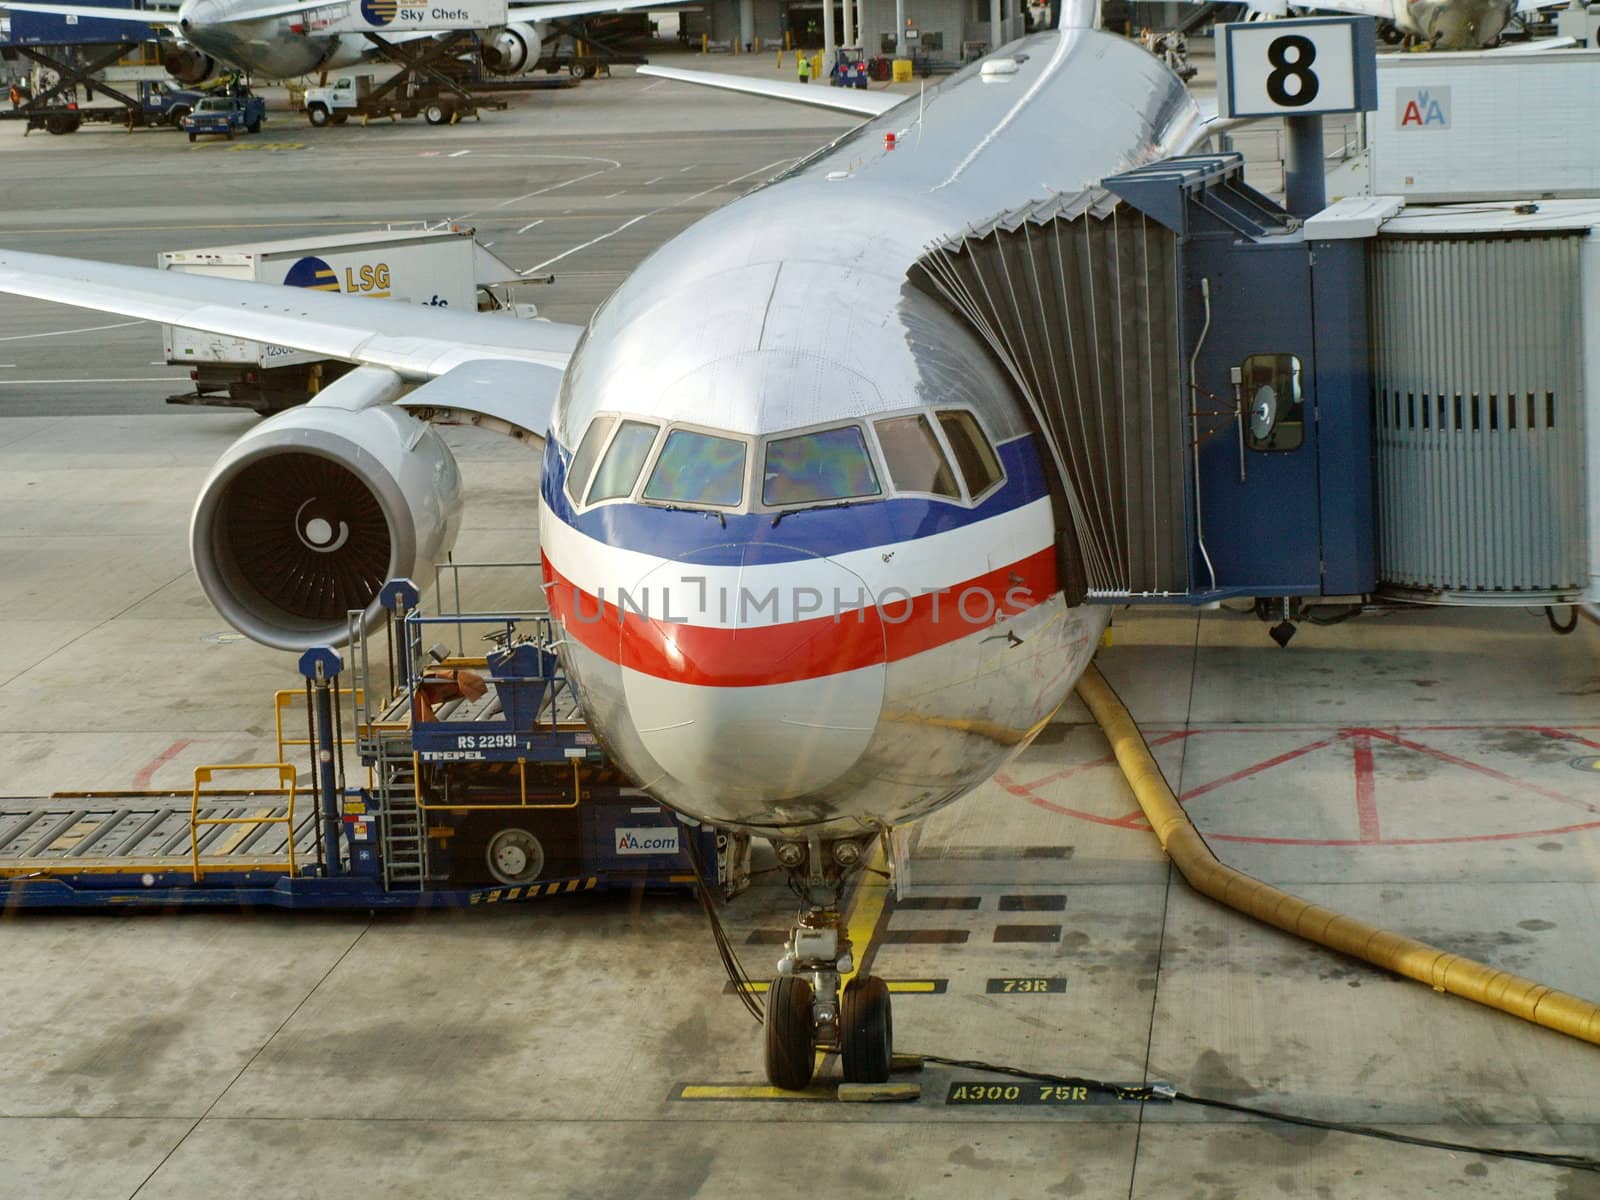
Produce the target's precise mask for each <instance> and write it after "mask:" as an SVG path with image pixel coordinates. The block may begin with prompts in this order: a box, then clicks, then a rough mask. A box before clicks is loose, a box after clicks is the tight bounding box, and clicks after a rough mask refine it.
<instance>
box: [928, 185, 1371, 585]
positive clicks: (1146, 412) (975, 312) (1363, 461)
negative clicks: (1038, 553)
mask: <svg viewBox="0 0 1600 1200" xmlns="http://www.w3.org/2000/svg"><path fill="white" fill-rule="evenodd" d="M919 266H920V268H921V270H920V272H918V275H919V276H920V278H918V279H917V282H918V284H919V285H920V286H922V287H924V288H925V289H927V290H929V291H931V292H933V294H935V295H936V296H939V297H940V298H942V299H943V300H945V301H946V302H947V303H949V304H950V305H952V306H953V307H954V308H955V309H956V310H957V311H958V312H960V313H962V314H963V315H964V316H965V317H966V318H967V319H968V320H969V321H970V322H971V323H972V325H973V327H974V328H975V329H977V330H978V332H979V333H980V334H981V335H982V336H983V337H984V339H985V341H986V342H987V343H988V345H989V347H990V348H991V350H993V352H994V353H995V355H996V356H997V357H998V358H999V359H1000V361H1001V362H1002V364H1003V365H1004V366H1005V368H1006V370H1007V371H1008V372H1009V373H1010V375H1011V377H1012V379H1013V381H1014V382H1015V383H1016V385H1017V387H1018V388H1019V390H1020V391H1021V393H1022V394H1023V396H1024V397H1025V398H1026V401H1027V405H1028V408H1029V410H1030V412H1031V414H1032V416H1033V420H1034V422H1035V423H1036V426H1037V430H1038V432H1039V433H1040V435H1041V438H1042V441H1043V444H1044V446H1045V447H1046V448H1047V451H1048V453H1049V456H1050V457H1051V458H1052V459H1053V460H1054V465H1055V468H1056V476H1057V479H1056V484H1057V487H1056V491H1057V493H1058V495H1057V499H1058V513H1059V525H1060V527H1061V529H1062V535H1063V537H1062V542H1063V545H1064V552H1063V560H1064V561H1063V565H1064V566H1067V567H1068V568H1069V570H1070V568H1071V567H1072V565H1073V564H1074V563H1078V564H1081V571H1071V573H1070V574H1069V576H1068V578H1073V577H1074V576H1076V577H1077V579H1078V582H1079V585H1080V586H1079V590H1080V593H1081V597H1082V598H1086V599H1088V600H1090V601H1094V602H1102V603H1134V602H1141V601H1162V600H1165V601H1173V600H1177V601H1189V602H1196V603H1198V602H1204V601H1210V600H1215V599H1219V598H1221V597H1224V596H1234V595H1251V596H1258V595H1259V596H1283V595H1296V596H1316V595H1325V594H1335V593H1339V594H1348V593H1352V592H1366V591H1370V590H1371V589H1372V586H1373V583H1374V579H1373V555H1372V515H1371V510H1370V496H1371V476H1370V467H1369V464H1368V461H1367V456H1366V453H1365V449H1364V447H1365V445H1366V442H1367V439H1368V436H1369V434H1368V430H1369V425H1370V418H1369V413H1368V406H1367V403H1366V390H1367V381H1366V375H1367V372H1366V336H1365V325H1364V318H1363V317H1362V315H1361V314H1362V305H1363V303H1364V285H1365V269H1364V261H1363V258H1362V255H1361V247H1360V244H1359V243H1356V244H1354V245H1348V244H1341V243H1328V244H1326V245H1323V244H1313V243H1312V242H1311V241H1310V240H1308V238H1307V237H1306V235H1305V231H1304V230H1303V229H1302V228H1301V225H1300V222H1299V221H1297V220H1296V219H1295V218H1294V217H1291V216H1290V215H1289V214H1288V213H1286V212H1284V211H1283V209H1281V208H1279V207H1278V205H1276V204H1274V203H1273V202H1272V201H1271V200H1269V199H1268V198H1267V197H1266V196H1264V195H1262V194H1261V193H1260V192H1257V191H1255V190H1254V189H1252V188H1251V187H1249V186H1248V185H1247V184H1245V182H1244V179H1243V160H1242V159H1241V158H1240V157H1239V156H1237V155H1221V156H1202V157H1191V158H1180V159H1172V160H1168V161H1165V162H1161V163H1156V164H1152V165H1151V166H1148V167H1143V168H1140V169H1138V170H1134V171H1129V172H1126V173H1124V174H1121V175H1116V176H1113V177H1111V178H1108V179H1106V180H1104V181H1103V182H1102V184H1101V186H1099V187H1097V188H1092V189H1090V190H1088V191H1086V192H1083V193H1082V194H1080V195H1077V196H1072V197H1057V198H1054V199H1052V200H1050V201H1047V202H1044V203H1042V204H1037V205H1034V206H1031V207H1029V208H1027V209H1023V210H1019V211H1017V212H1012V213H1007V214H1004V215H1002V216H1001V217H999V218H997V219H996V220H994V221H992V222H990V223H989V224H988V225H986V226H983V227H981V228H974V229H970V230H968V231H966V232H965V233H964V234H962V235H961V236H960V237H957V238H953V239H951V240H949V241H947V242H945V243H943V244H941V245H938V246H935V247H933V248H931V249H930V251H929V253H928V254H927V255H926V256H925V257H924V258H923V259H922V261H921V263H920V264H919ZM1319 315H1320V316H1321V318H1322V320H1321V325H1322V327H1323V328H1322V329H1321V330H1319V329H1318V327H1317V326H1318V322H1317V320H1316V318H1317V317H1318V316H1319ZM1319 333H1321V334H1322V337H1321V340H1320V341H1319V337H1318V334H1319ZM1319 402H1320V405H1321V408H1320V417H1321V419H1320V421H1319V420H1317V419H1316V418H1315V416H1314V415H1312V414H1313V412H1314V406H1315V405H1317V404H1318V403H1319ZM1333 461H1337V462H1339V464H1340V465H1339V467H1338V470H1337V473H1336V474H1333V475H1327V476H1325V475H1324V473H1323V472H1322V471H1321V469H1320V467H1321V464H1323V463H1324V462H1333Z"/></svg>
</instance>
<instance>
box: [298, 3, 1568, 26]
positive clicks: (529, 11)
mask: <svg viewBox="0 0 1600 1200" xmlns="http://www.w3.org/2000/svg"><path fill="white" fill-rule="evenodd" d="M1564 2H1565V0H1563V3H1564ZM323 3H327V0H323ZM676 7H677V4H676V3H675V0H565V2H563V0H556V2H555V3H553V4H513V5H512V6H511V7H510V8H508V9H507V10H506V20H507V21H540V20H544V21H551V20H559V19H561V18H562V17H595V16H600V15H602V14H604V13H614V12H629V11H638V10H639V9H641V8H643V9H651V8H658V9H672V8H676Z"/></svg>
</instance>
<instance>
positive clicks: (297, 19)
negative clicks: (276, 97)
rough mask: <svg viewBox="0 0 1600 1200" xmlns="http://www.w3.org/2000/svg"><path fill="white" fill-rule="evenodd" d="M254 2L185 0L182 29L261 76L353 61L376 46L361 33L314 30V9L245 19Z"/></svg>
mask: <svg viewBox="0 0 1600 1200" xmlns="http://www.w3.org/2000/svg"><path fill="white" fill-rule="evenodd" d="M252 6H254V7H257V8H259V7H260V5H259V4H254V3H253V0H186V2H185V3H184V4H183V6H182V7H181V8H179V10H178V25H177V29H178V33H179V35H180V36H181V37H182V38H183V40H184V41H186V42H188V43H189V44H190V45H191V46H193V47H194V48H195V49H197V50H200V51H201V52H203V53H205V54H209V55H210V56H211V57H212V58H215V59H217V60H218V61H219V62H224V63H227V64H228V65H229V66H232V67H237V68H239V69H240V70H243V71H247V72H249V73H250V74H251V75H252V76H254V77H255V78H257V79H293V78H295V77H296V76H300V75H306V74H309V73H311V72H312V71H316V70H322V69H335V68H338V67H346V66H351V65H353V64H355V63H358V62H360V61H361V60H362V58H363V56H364V55H365V54H366V53H367V52H368V51H370V50H371V48H372V47H371V45H370V44H369V43H368V42H367V41H366V39H364V38H362V37H361V36H359V35H357V34H337V33H318V32H316V30H315V28H314V25H315V21H314V19H313V15H294V16H283V17H268V18H266V19H264V20H259V21H249V20H243V19H241V17H240V15H239V14H241V13H245V12H248V11H249V10H250V8H251V7H252ZM308 20H312V26H311V27H308V26H307V21H308Z"/></svg>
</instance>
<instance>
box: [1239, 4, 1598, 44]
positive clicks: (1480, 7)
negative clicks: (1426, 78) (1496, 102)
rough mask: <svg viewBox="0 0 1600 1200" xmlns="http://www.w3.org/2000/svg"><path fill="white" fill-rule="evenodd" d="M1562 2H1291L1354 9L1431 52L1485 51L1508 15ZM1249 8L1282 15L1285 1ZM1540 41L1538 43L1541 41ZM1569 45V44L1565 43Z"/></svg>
mask: <svg viewBox="0 0 1600 1200" xmlns="http://www.w3.org/2000/svg"><path fill="white" fill-rule="evenodd" d="M1566 2H1567V0H1305V2H1302V0H1294V2H1293V5H1292V6H1293V7H1294V8H1295V9H1296V10H1300V9H1307V10H1311V11H1315V12H1343V13H1357V14H1360V15H1362V16H1369V17H1376V18H1378V20H1379V21H1380V22H1383V23H1387V24H1389V25H1390V26H1392V28H1393V30H1394V31H1395V33H1396V34H1398V37H1397V38H1396V39H1395V40H1401V39H1411V40H1414V41H1417V42H1426V43H1427V44H1428V45H1429V46H1431V47H1432V48H1433V49H1435V50H1485V49H1488V48H1489V47H1491V46H1493V45H1495V44H1496V43H1498V42H1499V40H1500V36H1501V34H1503V33H1504V32H1505V29H1506V26H1507V25H1509V24H1510V23H1511V21H1512V19H1513V18H1514V17H1517V16H1519V15H1522V16H1526V15H1530V14H1534V13H1537V12H1539V11H1540V10H1541V9H1546V8H1564V7H1566ZM1249 7H1250V9H1251V11H1253V12H1257V13H1261V14H1263V15H1267V16H1276V17H1281V16H1285V15H1287V14H1288V12H1289V9H1290V7H1291V4H1290V2H1289V0H1252V3H1250V5H1249ZM1541 44H1543V43H1541ZM1568 44H1570V43H1568Z"/></svg>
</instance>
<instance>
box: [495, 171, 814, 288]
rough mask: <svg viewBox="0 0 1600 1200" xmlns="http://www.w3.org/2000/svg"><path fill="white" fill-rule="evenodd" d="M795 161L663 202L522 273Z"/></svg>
mask: <svg viewBox="0 0 1600 1200" xmlns="http://www.w3.org/2000/svg"><path fill="white" fill-rule="evenodd" d="M793 161H794V159H792V158H780V159H778V160H777V161H775V162H770V163H768V164H767V165H766V166H764V167H757V168H756V169H755V170H754V171H746V172H745V173H744V174H743V175H738V176H735V177H734V178H732V179H729V180H726V181H725V182H723V183H714V184H712V185H711V186H710V187H708V188H706V189H704V190H703V191H698V192H696V193H695V194H694V195H692V196H686V197H684V199H682V200H675V201H673V202H672V203H671V204H663V205H661V206H660V207H659V208H652V209H651V210H650V211H649V212H643V213H640V214H639V215H638V216H637V217H630V218H629V219H628V220H626V221H624V222H623V223H622V224H621V225H618V226H617V227H616V228H615V229H613V230H611V231H610V232H608V233H602V234H601V235H600V236H599V237H596V238H590V239H589V240H588V241H587V242H584V243H583V244H582V245H581V246H574V247H572V249H570V250H563V251H562V252H561V253H560V254H558V255H556V256H555V257H554V258H547V259H545V260H544V261H543V262H542V263H536V264H535V265H533V266H531V267H529V268H528V269H527V270H526V271H523V272H522V274H524V275H532V274H533V273H534V272H535V271H539V270H542V269H543V268H545V267H548V266H549V265H550V264H551V263H557V262H560V261H561V260H562V259H563V258H566V257H567V256H568V255H570V254H576V253H577V252H578V251H579V250H587V249H588V248H589V247H590V246H593V245H596V244H597V243H599V242H603V241H605V240H606V239H607V238H610V237H615V236H616V235H617V234H619V233H621V232H622V231H623V230H624V229H628V228H631V227H632V226H634V225H637V224H638V223H639V222H640V221H643V220H644V219H645V218H646V217H653V216H655V215H656V214H657V213H663V212H666V211H667V210H668V209H671V208H678V207H681V206H682V205H685V204H688V203H689V202H690V201H693V200H698V199H700V197H701V196H709V195H710V194H711V193H712V192H715V191H717V190H718V189H720V188H725V187H731V186H732V185H733V184H736V183H741V182H743V181H744V180H746V179H749V178H750V177H751V176H752V175H760V174H761V173H762V172H764V171H770V170H772V169H773V168H774V167H781V166H782V165H783V164H784V163H789V162H793ZM694 165H697V164H693V163H691V164H690V166H694ZM688 169H689V168H688V167H685V168H684V170H685V171H686V170H688Z"/></svg>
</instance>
